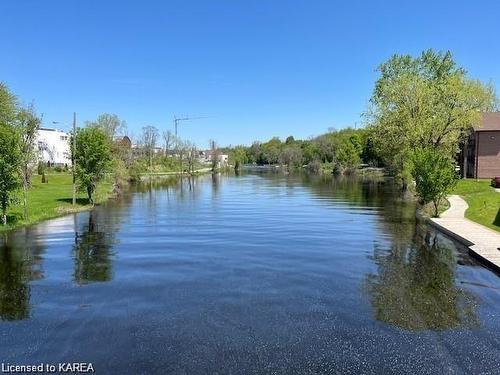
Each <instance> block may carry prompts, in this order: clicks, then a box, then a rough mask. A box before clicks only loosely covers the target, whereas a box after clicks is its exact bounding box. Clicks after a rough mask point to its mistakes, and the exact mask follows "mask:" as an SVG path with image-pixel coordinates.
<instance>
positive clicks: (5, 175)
mask: <svg viewBox="0 0 500 375" xmlns="http://www.w3.org/2000/svg"><path fill="white" fill-rule="evenodd" d="M16 113H17V102H16V98H15V96H14V95H13V94H12V93H11V92H10V91H9V89H8V87H7V86H6V85H4V84H2V83H0V209H1V216H2V217H1V219H2V224H3V225H6V224H7V209H8V208H9V205H10V204H11V202H12V198H13V194H14V192H15V191H16V190H17V189H18V188H19V166H20V161H21V155H20V149H19V144H20V138H19V132H18V131H17V129H16V127H15V126H14V124H15V120H16Z"/></svg>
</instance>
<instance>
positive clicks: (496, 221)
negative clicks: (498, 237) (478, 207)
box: [493, 209, 500, 228]
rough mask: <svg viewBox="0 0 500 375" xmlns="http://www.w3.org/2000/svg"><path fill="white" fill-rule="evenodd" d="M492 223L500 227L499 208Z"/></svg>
mask: <svg viewBox="0 0 500 375" xmlns="http://www.w3.org/2000/svg"><path fill="white" fill-rule="evenodd" d="M493 225H496V226H497V227H499V228H500V209H499V210H498V212H497V216H496V217H495V220H493Z"/></svg>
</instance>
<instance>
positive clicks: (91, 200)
mask: <svg viewBox="0 0 500 375" xmlns="http://www.w3.org/2000/svg"><path fill="white" fill-rule="evenodd" d="M87 196H88V198H89V204H91V205H92V206H93V205H94V201H93V199H92V188H91V187H90V186H89V187H87Z"/></svg>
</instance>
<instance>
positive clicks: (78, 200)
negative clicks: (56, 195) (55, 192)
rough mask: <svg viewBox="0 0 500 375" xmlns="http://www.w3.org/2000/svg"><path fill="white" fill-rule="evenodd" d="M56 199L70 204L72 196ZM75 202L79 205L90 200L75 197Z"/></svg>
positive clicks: (85, 204)
mask: <svg viewBox="0 0 500 375" xmlns="http://www.w3.org/2000/svg"><path fill="white" fill-rule="evenodd" d="M57 201H58V202H64V203H69V204H72V203H73V198H60V199H58V200H57ZM76 204H77V205H79V206H87V205H89V204H90V201H89V199H88V198H76Z"/></svg>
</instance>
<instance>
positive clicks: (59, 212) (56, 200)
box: [0, 173, 114, 232]
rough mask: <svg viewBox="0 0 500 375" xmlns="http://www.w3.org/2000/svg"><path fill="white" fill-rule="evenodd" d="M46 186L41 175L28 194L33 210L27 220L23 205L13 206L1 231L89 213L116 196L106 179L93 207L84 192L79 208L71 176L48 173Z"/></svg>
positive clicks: (81, 195)
mask: <svg viewBox="0 0 500 375" xmlns="http://www.w3.org/2000/svg"><path fill="white" fill-rule="evenodd" d="M45 178H46V181H48V182H46V183H42V176H34V177H33V179H32V187H31V189H30V193H29V195H28V204H29V207H30V210H29V214H28V217H27V218H24V213H23V211H24V210H23V205H22V204H20V202H19V203H17V204H14V205H12V206H11V209H10V210H9V214H8V217H7V219H8V220H7V225H3V226H0V232H4V231H9V230H13V229H17V228H21V227H26V226H30V225H34V224H37V223H40V222H42V221H45V220H49V219H54V218H56V217H60V216H64V215H67V214H71V213H76V212H82V211H87V210H90V209H92V208H93V207H94V205H96V204H102V203H104V202H106V201H107V200H108V199H110V198H112V197H113V196H114V193H113V184H112V183H111V181H109V179H108V180H104V181H102V182H101V183H100V184H99V185H98V186H97V190H96V194H95V199H94V205H92V204H90V202H89V200H88V198H87V197H86V196H85V194H84V193H78V194H77V200H76V205H75V206H73V205H72V194H73V185H72V181H73V180H72V176H71V175H70V174H68V173H54V174H46V175H45Z"/></svg>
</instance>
